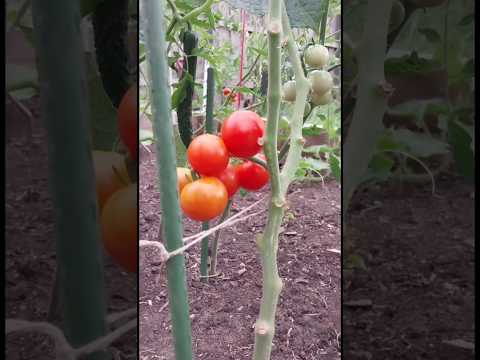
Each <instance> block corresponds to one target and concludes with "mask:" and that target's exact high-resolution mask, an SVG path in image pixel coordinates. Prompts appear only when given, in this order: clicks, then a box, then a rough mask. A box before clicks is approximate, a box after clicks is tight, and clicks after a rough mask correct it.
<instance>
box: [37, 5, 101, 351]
mask: <svg viewBox="0 0 480 360" xmlns="http://www.w3.org/2000/svg"><path fill="white" fill-rule="evenodd" d="M32 15H33V23H34V36H35V44H36V50H37V58H38V66H39V68H38V71H39V74H41V75H40V78H41V79H42V81H41V82H40V85H41V99H42V108H43V111H44V114H45V124H46V128H47V133H48V145H49V147H48V152H49V154H48V158H49V167H50V189H51V191H52V197H53V203H54V214H55V224H56V247H57V271H59V278H58V281H59V284H58V285H59V291H60V294H59V295H60V299H61V300H62V302H63V305H64V314H63V315H64V318H63V330H64V333H65V335H66V338H67V339H68V341H69V343H70V344H71V345H72V346H75V347H81V346H82V345H85V344H87V343H89V342H91V341H93V340H94V339H96V338H98V337H102V336H104V335H105V334H106V332H107V325H106V319H105V315H106V301H105V284H104V276H103V262H102V252H101V247H100V241H101V240H100V231H99V225H98V210H97V204H96V202H97V200H96V191H95V176H94V168H93V158H92V144H91V137H90V133H89V110H88V109H89V103H88V93H87V88H88V86H87V77H86V64H85V56H84V52H83V46H82V38H81V34H80V32H79V30H78V29H79V28H80V22H81V18H80V3H79V2H78V1H42V0H35V1H33V3H32ZM65 44H68V49H69V51H65ZM58 54H62V56H59V55H58ZM73 69H74V71H73ZM109 358H110V354H109V353H108V352H107V350H102V351H97V352H95V353H94V354H92V355H90V356H88V357H87V359H89V360H106V359H109Z"/></svg>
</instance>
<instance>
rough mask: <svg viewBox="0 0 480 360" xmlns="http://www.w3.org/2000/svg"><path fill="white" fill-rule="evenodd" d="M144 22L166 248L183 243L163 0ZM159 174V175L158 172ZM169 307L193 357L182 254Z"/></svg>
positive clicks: (188, 358) (179, 346)
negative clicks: (177, 189)
mask: <svg viewBox="0 0 480 360" xmlns="http://www.w3.org/2000/svg"><path fill="white" fill-rule="evenodd" d="M143 1H144V5H145V6H144V10H145V12H144V14H143V15H144V17H145V19H146V20H147V21H146V46H147V49H148V52H147V57H148V60H149V61H148V63H149V67H150V76H151V79H152V82H151V84H152V91H151V94H150V95H151V101H152V124H153V131H154V134H155V138H156V139H157V140H158V141H156V142H155V145H156V154H157V166H158V178H159V188H160V195H161V205H162V223H163V231H164V235H165V236H164V239H165V242H166V249H167V251H174V250H175V249H178V248H179V247H181V246H183V241H182V223H181V218H182V217H181V213H180V206H179V201H178V191H172V189H176V188H177V172H176V159H175V145H174V132H173V126H172V121H171V112H170V111H165V109H171V99H170V90H169V87H168V65H167V58H166V52H165V49H166V44H165V31H164V28H163V23H164V21H163V14H164V10H165V7H164V6H165V5H164V1H163V0H143ZM160 174H161V175H160ZM166 267H167V280H168V290H169V291H168V293H169V306H170V314H171V319H172V333H173V338H174V347H175V355H176V359H177V360H192V358H193V355H192V333H191V325H190V317H189V305H188V293H187V282H186V271H185V258H184V256H174V257H173V258H171V259H169V260H168V262H167V266H166Z"/></svg>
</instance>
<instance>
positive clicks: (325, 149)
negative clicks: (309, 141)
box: [303, 145, 335, 156]
mask: <svg viewBox="0 0 480 360" xmlns="http://www.w3.org/2000/svg"><path fill="white" fill-rule="evenodd" d="M334 151H335V149H334V148H332V147H330V146H327V145H312V146H309V147H306V148H304V149H303V152H304V153H307V154H315V155H316V156H319V155H320V154H329V153H333V152H334Z"/></svg>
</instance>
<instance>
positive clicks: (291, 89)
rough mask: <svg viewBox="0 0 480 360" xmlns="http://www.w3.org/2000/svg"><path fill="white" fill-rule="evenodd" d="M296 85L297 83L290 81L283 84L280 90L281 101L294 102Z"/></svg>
mask: <svg viewBox="0 0 480 360" xmlns="http://www.w3.org/2000/svg"><path fill="white" fill-rule="evenodd" d="M296 84H297V83H296V82H295V80H290V81H287V82H286V83H285V84H283V88H282V98H283V100H285V101H295V98H296V97H297V89H296V86H297V85H296Z"/></svg>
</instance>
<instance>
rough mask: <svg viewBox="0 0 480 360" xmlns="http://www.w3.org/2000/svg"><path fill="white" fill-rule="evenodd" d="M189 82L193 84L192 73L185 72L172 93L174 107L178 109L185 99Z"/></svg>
mask: <svg viewBox="0 0 480 360" xmlns="http://www.w3.org/2000/svg"><path fill="white" fill-rule="evenodd" d="M189 84H192V85H193V78H192V75H190V74H189V73H185V76H184V77H183V78H182V79H181V80H180V81H179V82H178V84H177V88H176V89H175V91H174V92H173V94H172V109H176V108H177V107H178V105H180V103H181V102H182V101H183V100H185V96H186V95H187V87H188V85H189Z"/></svg>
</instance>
